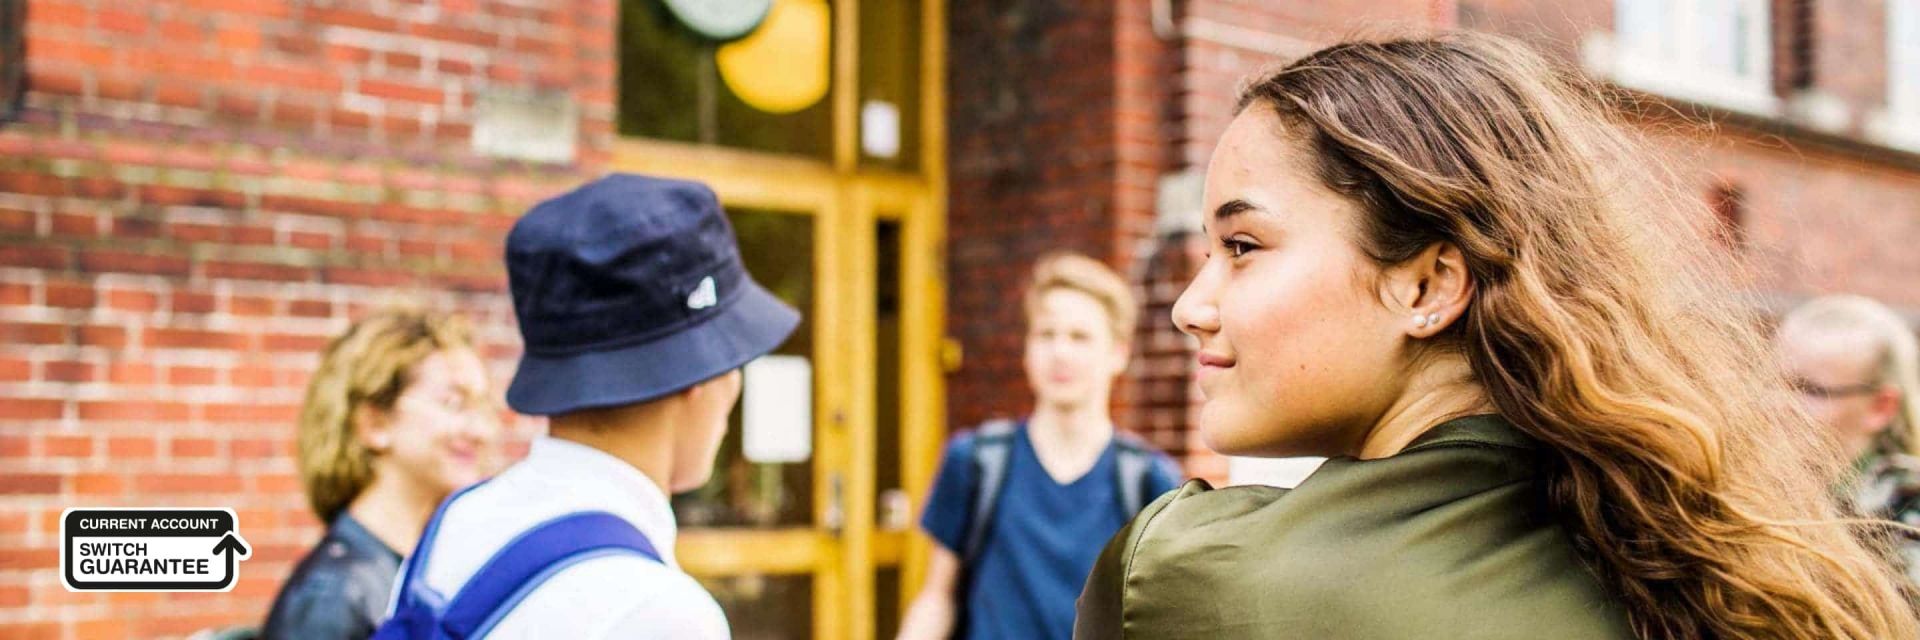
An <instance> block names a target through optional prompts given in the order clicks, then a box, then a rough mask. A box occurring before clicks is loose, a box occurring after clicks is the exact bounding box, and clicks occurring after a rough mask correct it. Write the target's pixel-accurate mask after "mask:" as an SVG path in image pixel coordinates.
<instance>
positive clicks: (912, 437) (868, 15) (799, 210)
mask: <svg viewBox="0 0 1920 640" xmlns="http://www.w3.org/2000/svg"><path fill="white" fill-rule="evenodd" d="M671 4H673V3H669V2H666V0H624V1H623V3H622V6H621V11H622V15H621V25H622V26H621V42H620V51H619V54H618V55H619V59H620V67H621V69H620V74H619V76H620V77H619V78H618V84H619V99H618V104H619V116H618V122H619V125H618V127H619V134H620V136H619V137H618V138H617V139H616V140H615V142H614V143H613V149H612V162H611V168H612V169H613V170H616V171H631V172H638V173H648V174H654V175H665V176H676V177H684V178H687V179H692V180H698V181H701V182H705V183H707V184H708V185H710V186H712V187H713V189H714V191H715V193H717V194H718V195H719V197H720V200H721V202H722V204H723V205H725V206H726V207H727V209H728V214H729V217H730V219H731V220H732V222H733V225H734V229H735V232H736V234H737V235H738V237H739V241H740V247H741V252H742V257H743V259H744V261H745V262H746V265H747V268H748V270H749V271H751V272H752V273H753V276H754V278H755V279H756V280H758V281H760V282H761V283H762V284H764V285H766V286H767V287H768V288H769V289H771V290H773V291H774V292H775V293H776V294H777V295H779V296H780V297H782V298H783V299H785V300H786V301H787V302H788V303H790V304H793V305H794V306H795V307H796V308H798V309H800V310H801V312H802V314H803V315H804V320H803V321H802V323H801V325H800V327H799V329H798V330H797V331H796V333H795V336H794V338H793V339H792V340H791V341H789V342H788V343H787V344H786V345H785V346H784V347H782V348H781V349H780V350H779V351H778V352H777V353H775V354H771V357H770V358H768V359H767V361H768V363H769V364H768V366H766V367H758V365H760V364H761V363H756V365H750V366H749V370H748V372H747V376H746V381H745V388H744V391H743V401H742V403H741V408H740V409H737V410H736V412H735V415H734V416H733V417H732V418H731V420H732V421H733V425H732V426H733V430H732V431H731V432H730V433H729V435H728V437H727V440H726V442H725V443H724V445H723V447H722V451H721V453H720V457H719V460H718V461H717V463H716V465H715V473H714V476H713V478H712V480H711V481H710V482H709V483H708V484H707V486H705V487H702V488H700V489H698V490H696V491H692V492H689V493H687V494H683V495H680V496H676V497H675V499H674V506H675V511H676V513H677V514H678V516H679V518H680V522H681V525H682V532H681V536H680V540H679V548H678V555H679V557H680V560H681V563H682V565H683V566H684V567H685V568H686V570H687V571H688V572H689V573H691V574H693V575H694V576H695V577H696V578H697V579H699V580H700V581H701V582H702V583H703V584H704V585H706V586H707V588H708V589H709V590H710V591H712V592H713V593H714V595H715V597H716V598H717V599H718V600H719V601H720V603H721V606H722V607H723V608H724V609H725V610H726V613H727V617H728V620H729V623H730V624H731V625H732V628H733V632H734V636H735V637H736V638H831V639H840V638H849V639H853V640H866V639H869V638H875V637H891V636H892V634H893V632H894V629H895V628H896V627H897V625H898V620H899V617H900V614H901V613H902V612H903V611H904V607H905V605H906V602H907V601H908V599H910V598H911V597H912V595H913V594H914V593H915V591H917V588H918V584H919V573H920V564H921V560H920V558H924V553H925V550H924V548H923V545H924V543H923V542H921V541H920V538H919V536H915V535H912V534H911V533H910V532H911V530H912V529H914V528H915V527H914V519H915V518H916V517H917V514H918V502H919V501H920V500H921V499H922V498H923V497H924V495H925V494H926V491H927V487H928V486H929V485H930V484H931V479H932V476H933V473H934V467H935V466H936V465H937V464H938V460H937V457H938V455H939V451H940V445H941V443H942V441H943V440H944V435H945V434H944V433H943V428H942V425H943V424H944V420H945V418H944V415H942V397H943V396H942V394H943V390H942V389H941V387H940V379H941V370H940V363H939V356H940V347H941V343H942V341H941V336H942V335H944V333H943V332H944V329H943V327H942V326H941V317H942V314H943V313H944V310H943V306H942V305H943V304H944V302H943V301H944V297H945V289H944V282H943V281H942V278H941V272H942V271H941V264H942V261H943V258H942V257H941V254H940V247H941V244H942V242H943V237H944V225H945V206H944V202H945V197H946V196H945V156H944V153H945V140H944V135H943V134H944V132H945V129H946V126H945V116H944V108H945V107H944V101H943V97H944V96H943V93H942V79H943V78H944V69H943V68H942V67H941V64H942V63H943V61H944V53H943V46H944V45H943V42H944V38H943V31H944V28H945V27H944V25H945V18H944V14H943V11H944V8H945V3H943V2H938V1H935V0H923V1H919V2H914V1H909V2H883V1H880V0H773V2H772V9H771V10H770V11H769V12H768V14H767V16H766V17H765V19H764V20H763V22H762V23H761V24H760V25H759V26H758V27H757V28H756V29H755V30H753V31H752V32H750V33H748V34H747V35H746V36H744V37H741V38H739V39H735V40H728V41H724V42H722V41H717V40H710V39H704V38H703V37H702V34H701V33H700V30H699V29H693V28H689V26H688V25H687V24H681V23H679V22H676V20H678V17H677V15H676V14H675V13H674V11H673V9H672V7H671V6H670V5H671ZM769 47H775V48H773V49H770V48H769ZM775 53H777V54H778V55H773V54H775ZM756 367H758V368H756ZM756 395H760V396H762V397H770V398H778V399H779V401H778V402H777V403H775V404H774V405H772V406H799V405H801V404H804V405H806V407H807V408H806V409H805V410H790V411H787V412H785V413H784V414H779V412H775V413H768V411H767V410H766V409H765V407H766V406H768V405H765V404H763V405H761V406H762V409H761V412H760V413H759V414H758V415H756V414H755V411H754V409H753V407H754V406H755V402H754V396H756ZM796 434H797V435H798V437H799V441H798V442H796V441H795V438H794V437H793V436H795V435H796ZM769 443H771V444H769Z"/></svg>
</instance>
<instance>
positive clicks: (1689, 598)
mask: <svg viewBox="0 0 1920 640" xmlns="http://www.w3.org/2000/svg"><path fill="white" fill-rule="evenodd" d="M1618 99H1619V96H1618V95H1617V94H1614V93H1610V92H1609V90H1608V89H1606V88H1604V87H1603V86H1601V85H1598V84H1597V83H1593V82H1591V81H1589V80H1586V79H1584V78H1583V77H1582V76H1580V75H1579V74H1577V73H1574V72H1571V71H1569V70H1567V69H1564V68H1560V67H1556V66H1554V65H1552V64H1550V63H1548V62H1547V61H1546V60H1544V59H1542V58H1541V57H1540V56H1539V55H1537V54H1535V53H1533V52H1532V51H1530V50H1528V49H1527V48H1526V47H1525V46H1522V45H1520V44H1518V43H1515V42H1513V41H1510V40H1506V39H1502V38H1499V37H1496V36H1487V35H1476V34H1448V35H1441V36H1436V37H1428V38H1418V39H1396V40H1385V41H1371V42H1349V43H1344V44H1339V45H1335V46H1332V47H1329V48H1326V49H1322V50H1320V51H1318V52H1315V53H1313V54H1311V55H1308V56H1306V57H1304V58H1302V59H1300V60H1297V61H1294V62H1293V63H1291V64H1289V65H1287V66H1285V67H1284V68H1281V69H1280V70H1278V71H1275V72H1272V73H1270V74H1267V75H1265V76H1263V77H1260V78H1257V79H1256V81H1255V82H1253V83H1252V84H1250V85H1249V86H1248V87H1247V88H1246V89H1244V90H1243V91H1242V93H1241V98H1240V106H1239V109H1240V110H1242V111H1244V110H1246V109H1249V108H1264V109H1272V110H1274V111H1275V112H1277V114H1278V115H1279V120H1280V122H1281V123H1282V131H1281V132H1280V133H1279V135H1278V136H1277V138H1276V143H1281V144H1298V145H1303V146H1302V150H1303V152H1304V153H1303V154H1302V155H1303V156H1305V157H1307V158H1308V160H1306V161H1305V162H1306V166H1308V167H1310V170H1312V171H1315V172H1316V173H1317V174H1318V177H1319V179H1321V180H1322V181H1324V182H1325V184H1327V185H1328V186H1329V187H1331V188H1332V189H1333V190H1334V191H1336V192H1338V193H1340V194H1343V195H1344V196H1346V197H1349V198H1352V199H1353V200H1354V201H1355V202H1357V203H1358V204H1359V205H1360V208H1361V209H1362V210H1363V211H1364V213H1363V214H1362V218H1363V219H1362V220H1361V221H1360V222H1359V224H1358V225H1357V227H1358V229H1359V231H1358V233H1357V235H1358V238H1357V241H1358V243H1359V245H1360V246H1361V248H1362V250H1363V251H1365V252H1366V253H1368V254H1369V256H1370V258H1371V259H1372V260H1373V261H1374V262H1376V263H1377V264H1379V265H1381V266H1386V265H1393V264H1399V263H1401V262H1403V261H1405V260H1408V259H1410V258H1412V257H1414V256H1415V255H1416V254H1417V253H1419V252H1420V251H1422V250H1424V249H1426V248H1427V247H1430V246H1432V245H1433V244H1434V243H1442V242H1444V243H1452V244H1453V245H1455V246H1458V247H1459V248H1460V249H1461V251H1462V252H1463V253H1464V254H1465V256H1466V263H1467V269H1468V271H1469V272H1470V273H1471V274H1472V276H1473V278H1474V283H1475V298H1474V299H1473V301H1472V303H1471V304H1470V306H1469V307H1468V310H1467V313H1466V316H1465V317H1464V322H1460V323H1455V324H1454V325H1453V326H1452V327H1451V328H1450V329H1449V331H1450V333H1448V334H1446V335H1444V336H1443V337H1444V338H1445V340H1443V341H1441V346H1439V347H1436V348H1447V349H1457V350H1459V351H1460V352H1463V353H1465V354H1466V356H1467V358H1468V360H1469V361H1470V362H1471V364H1472V367H1473V371H1474V374H1475V376H1476V377H1477V379H1478V380H1479V382H1480V384H1481V385H1483V386H1484V387H1485V388H1486V389H1487V391H1488V393H1489V395H1490V396H1491V398H1492V400H1493V402H1494V405H1495V406H1496V407H1497V410H1498V411H1499V412H1500V414H1501V415H1503V416H1504V417H1506V418H1507V419H1508V420H1510V421H1511V422H1513V424H1514V425H1515V426H1516V427H1518V428H1519V429H1521V430H1523V431H1525V432H1527V433H1528V434H1530V435H1532V436H1533V437H1535V438H1538V439H1539V440H1541V441H1543V442H1544V443H1546V445H1548V446H1547V447H1546V450H1547V451H1548V452H1549V453H1547V454H1545V458H1544V459H1543V460H1541V464H1542V466H1543V467H1544V468H1545V470H1546V472H1545V473H1546V478H1547V481H1546V482H1544V483H1542V484H1543V495H1542V496H1541V497H1542V499H1543V500H1544V503H1545V504H1546V505H1547V506H1548V508H1549V509H1550V511H1551V512H1552V513H1553V514H1554V515H1555V516H1556V517H1557V519H1558V520H1559V521H1560V522H1561V523H1562V524H1563V526H1565V527H1566V529H1567V530H1568V532H1569V533H1570V534H1571V536H1572V538H1573V540H1574V544H1575V545H1576V547H1577V548H1578V549H1579V551H1580V552H1581V554H1582V556H1583V557H1584V558H1585V559H1586V561H1587V563H1588V565H1589V566H1590V568H1591V569H1592V570H1593V571H1594V573H1595V574H1596V575H1597V576H1598V577H1599V579H1600V580H1601V582H1602V584H1604V585H1605V586H1606V587H1607V588H1608V589H1609V590H1610V591H1611V592H1612V593H1613V594H1614V596H1615V597H1617V598H1618V600H1619V602H1620V604H1621V606H1622V608H1623V609H1624V610H1625V612H1626V615H1627V616H1628V618H1629V621H1630V623H1631V624H1632V627H1633V629H1634V631H1635V633H1636V634H1638V635H1639V636H1640V637H1643V638H1912V637H1916V636H1920V624H1917V623H1916V621H1915V613H1914V606H1913V600H1912V598H1911V595H1910V594H1909V591H1908V590H1907V589H1906V588H1905V587H1903V586H1902V585H1903V584H1904V582H1903V581H1902V578H1901V577H1900V574H1899V573H1898V569H1897V568H1896V567H1895V566H1894V565H1893V564H1892V561H1891V559H1890V557H1889V554H1888V551H1887V549H1888V544H1889V539H1890V534H1889V532H1887V531H1885V530H1884V529H1883V528H1882V527H1879V526H1876V525H1873V524H1871V523H1867V522H1863V521H1859V520H1852V519H1848V518H1847V516H1846V515H1845V514H1844V512H1843V511H1842V510H1841V508H1840V506H1839V505H1838V504H1837V503H1836V501H1835V499H1834V495H1833V493H1832V491H1831V489H1830V487H1831V486H1833V484H1834V483H1835V482H1836V479H1837V478H1840V477H1841V474H1842V473H1843V471H1842V468H1843V464H1844V461H1843V460H1841V457H1840V456H1839V455H1838V453H1837V449H1836V447H1835V446H1834V444H1833V443H1832V442H1831V440H1830V439H1828V438H1826V437H1825V435H1824V434H1823V432H1822V431H1821V430H1820V429H1818V428H1816V427H1815V425H1813V424H1812V423H1811V421H1810V420H1809V419H1808V418H1807V417H1806V416H1805V414H1803V413H1801V412H1800V411H1799V410H1798V409H1796V408H1794V407H1793V406H1792V404H1791V402H1790V400H1791V396H1790V395H1789V391H1788V387H1787V386H1786V383H1785V381H1784V379H1783V376H1782V375H1781V373H1780V371H1779V366H1778V364H1777V362H1776V360H1775V358H1773V357H1772V356H1771V355H1770V352H1769V350H1768V343H1767V342H1766V341H1765V340H1764V339H1763V336H1762V335H1761V330H1760V327H1761V326H1762V325H1763V323H1762V322H1760V318H1759V317H1758V315H1757V313H1758V311H1757V310H1758V309H1759V305H1757V304H1754V302H1753V301H1752V300H1751V299H1748V298H1747V297H1745V296H1743V295H1741V294H1739V293H1738V292H1737V289H1736V287H1735V285H1734V284H1732V283H1733V282H1734V281H1735V280H1736V278H1735V274H1738V273H1741V272H1740V271H1739V270H1738V267H1737V265H1735V264H1733V262H1732V260H1730V259H1729V258H1728V256H1727V255H1726V254H1727V253H1729V252H1726V251H1720V250H1716V249H1715V247H1717V246H1720V245H1718V244H1716V242H1715V241H1714V240H1712V238H1713V237H1715V235H1716V232H1717V231H1718V230H1717V229H1715V228H1714V224H1715V223H1714V222H1712V219H1713V218H1712V216H1709V215H1706V213H1705V211H1704V209H1705V207H1704V204H1703V203H1700V199H1699V198H1697V197H1693V196H1688V195H1686V194H1684V193H1681V192H1679V191H1678V189H1677V187H1676V186H1671V185H1677V181H1676V180H1674V179H1673V176H1672V175H1670V170H1669V169H1667V168H1665V167H1664V164H1663V163H1662V162H1659V161H1657V160H1655V159H1654V158H1655V157H1656V156H1654V155H1653V154H1651V153H1648V152H1646V151H1645V149H1646V148H1647V145H1645V144H1644V143H1643V141H1641V140H1640V139H1638V137H1637V135H1638V134H1637V133H1636V132H1635V130H1634V129H1633V127H1631V126H1628V125H1627V124H1626V123H1625V122H1623V121H1622V112H1623V111H1624V110H1623V109H1620V108H1619V107H1620V106H1621V104H1620V103H1618V102H1617V100H1618ZM1287 138H1292V139H1291V140H1288V139H1287ZM1663 185H1665V186H1663Z"/></svg>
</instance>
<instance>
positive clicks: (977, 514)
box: [961, 420, 1014, 567]
mask: <svg viewBox="0 0 1920 640" xmlns="http://www.w3.org/2000/svg"><path fill="white" fill-rule="evenodd" d="M1013 431H1014V424H1013V422H1012V421H1010V420H988V421H987V422H985V423H983V424H981V425H980V428H979V429H976V430H975V431H974V434H973V468H974V481H975V484H974V487H975V490H974V494H973V514H972V517H971V518H968V519H967V536H966V546H965V548H964V549H962V556H961V560H962V561H963V562H962V565H961V566H967V567H970V566H973V564H974V562H975V561H977V560H979V559H980V553H981V552H982V550H984V549H985V548H986V544H987V529H989V528H991V524H992V521H993V511H994V507H995V506H997V505H998V503H999V502H1000V489H1001V488H1002V487H1003V486H1005V485H1006V481H1007V466H1008V465H1007V461H1008V459H1009V458H1010V457H1011V456H1012V452H1013Z"/></svg>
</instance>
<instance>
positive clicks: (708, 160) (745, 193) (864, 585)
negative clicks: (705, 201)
mask: <svg viewBox="0 0 1920 640" xmlns="http://www.w3.org/2000/svg"><path fill="white" fill-rule="evenodd" d="M869 1H880V0H869ZM858 2H859V0H835V2H834V5H835V6H834V14H833V30H834V37H833V46H834V51H833V60H834V64H833V69H832V80H831V89H830V91H831V93H830V96H829V99H830V100H831V101H832V103H831V107H832V122H833V158H832V160H831V161H830V162H828V161H822V160H818V159H812V158H802V157H794V156H787V155H778V154H769V153H761V152H754V151H746V150H740V149H731V148H723V147H714V146H702V145H694V144H685V143H677V142H665V141H659V140H647V139H637V138H622V139H619V140H617V141H615V143H614V146H613V159H612V163H611V164H612V168H613V169H614V170H617V171H633V172H639V173H648V174H654V175H662V176H675V177H683V178H687V179H692V180H698V181H701V182H705V183H707V184H708V185H710V186H711V187H712V188H713V190H714V192H715V193H716V194H717V195H718V196H719V198H720V201H721V202H722V203H723V204H724V205H726V206H728V207H740V208H753V209H763V210H774V211H781V212H791V213H796V214H801V215H811V216H814V217H815V218H816V220H817V223H816V224H815V225H814V234H815V236H814V242H815V245H814V246H815V247H816V251H815V258H814V259H815V264H814V272H815V275H814V278H815V290H816V292H817V294H816V296H815V303H814V304H815V308H813V309H808V310H805V311H806V312H807V313H809V314H810V315H811V317H812V319H813V320H814V321H813V322H811V323H809V324H810V326H811V327H812V330H813V331H814V335H813V340H814V344H815V345H817V346H816V348H815V350H814V359H815V362H814V372H815V380H816V381H817V382H816V384H817V389H818V390H817V392H816V397H815V405H814V416H813V421H814V424H815V425H817V427H816V429H815V433H814V439H815V441H814V460H813V465H814V479H813V492H814V501H813V504H814V509H815V513H814V523H815V524H814V525H813V526H809V527H790V528H781V529H690V530H687V531H685V532H683V533H682V535H681V536H680V538H679V543H678V547H677V555H678V556H679V559H680V562H681V564H682V566H683V567H684V568H685V569H686V570H687V571H688V572H689V573H692V574H694V575H700V576H727V575H742V574H774V575H808V574H810V575H812V576H813V594H814V595H813V603H814V604H813V609H814V611H813V636H814V637H816V638H822V639H838V638H847V639H850V640H869V639H871V638H873V636H874V634H875V631H876V630H875V628H874V623H875V620H876V615H875V612H876V611H877V607H879V606H894V607H899V609H900V611H902V612H904V611H905V610H906V607H907V605H908V603H909V602H910V601H911V600H912V598H913V596H914V594H915V593H917V592H918V590H919V585H920V583H921V581H922V580H923V579H924V571H925V569H924V563H925V558H926V554H927V551H928V550H927V547H926V545H927V542H926V539H925V536H921V535H914V534H910V533H905V532H899V531H881V530H879V529H877V528H876V525H875V513H874V510H875V507H874V505H875V503H876V501H877V496H876V493H877V488H876V486H875V484H876V479H875V463H876V455H877V447H878V440H877V431H876V429H877V426H876V425H877V421H876V419H875V411H876V409H875V406H876V402H875V397H874V394H875V389H876V379H875V375H876V372H875V371H874V369H875V367H873V366H872V363H873V362H874V358H875V354H876V349H877V345H875V344H874V335H875V327H874V324H875V314H876V313H877V310H876V308H875V299H876V297H877V296H876V294H877V292H876V291H875V290H874V286H875V279H874V278H873V277H872V274H873V273H874V269H875V260H876V259H877V256H876V254H875V251H874V243H873V238H874V236H873V234H874V231H875V228H876V227H875V225H876V224H877V223H878V222H879V221H881V220H890V221H896V222H898V223H899V224H900V225H901V243H902V246H901V248H900V260H901V264H900V273H901V278H900V285H899V286H900V287H901V289H902V290H901V291H900V292H899V293H900V300H901V317H900V336H899V340H900V344H899V345H898V346H899V353H900V371H899V372H898V375H899V376H900V387H899V388H900V393H901V398H900V403H899V406H900V412H901V415H900V416H899V422H898V424H899V425H900V429H901V433H900V452H899V453H900V457H901V459H900V461H899V462H900V478H901V485H902V487H901V488H902V489H903V490H904V491H906V492H907V494H908V495H909V496H910V497H911V500H912V502H913V503H914V504H916V505H918V503H919V501H920V500H922V499H923V498H924V496H926V494H927V491H928V489H929V488H930V487H931V485H932V482H933V475H934V473H935V472H936V470H937V465H938V462H939V460H938V459H939V456H940V449H941V446H942V443H943V442H944V440H945V435H946V434H945V424H946V415H945V402H944V398H945V393H946V391H945V388H944V384H943V379H942V373H943V371H942V369H941V360H940V354H941V349H942V344H943V342H944V340H943V338H944V336H945V326H944V322H945V320H944V319H945V314H946V282H945V276H944V273H945V270H944V267H943V264H942V263H943V262H944V256H945V254H944V250H943V247H944V244H945V241H946V197H947V173H946V91H945V89H946V83H945V78H946V75H945V74H946V67H945V61H946V27H945V25H946V3H945V2H942V1H941V0H921V11H920V16H921V24H920V30H921V34H920V35H921V37H920V42H921V46H922V49H923V51H922V55H921V58H920V59H921V68H920V78H919V80H920V113H919V114H918V117H919V118H920V127H919V130H920V131H919V133H920V157H919V158H918V160H919V167H920V170H919V171H918V172H917V173H907V172H898V171H889V170H879V169H873V168H866V167H861V166H860V165H859V156H858V145H857V136H858V135H859V127H858V121H857V120H858V101H859V95H858V89H859V69H860V67H859V42H860V41H859V15H860V11H859V4H858ZM836 491H837V492H839V495H837V496H836V495H835V492H836ZM834 505H838V506H839V514H837V520H838V522H837V523H830V522H829V521H828V518H829V514H828V511H829V510H830V509H832V508H833V507H834ZM914 512H915V513H918V509H917V508H916V509H914ZM830 524H837V525H838V526H837V527H830V526H829V525H830ZM881 567H899V569H900V597H899V600H898V601H897V602H888V603H879V602H876V601H875V600H876V598H875V585H874V582H875V580H874V574H875V571H876V570H877V569H879V568H881Z"/></svg>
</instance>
